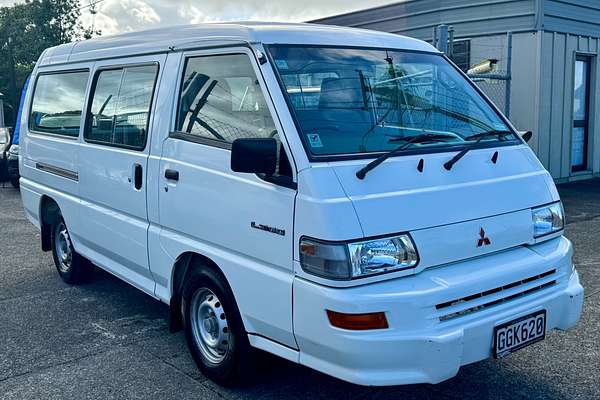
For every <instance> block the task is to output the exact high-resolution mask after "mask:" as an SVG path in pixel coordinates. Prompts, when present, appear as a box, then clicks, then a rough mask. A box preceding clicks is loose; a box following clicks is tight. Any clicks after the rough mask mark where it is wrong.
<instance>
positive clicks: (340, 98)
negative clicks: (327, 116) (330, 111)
mask: <svg viewBox="0 0 600 400" xmlns="http://www.w3.org/2000/svg"><path fill="white" fill-rule="evenodd" d="M363 107H364V102H363V95H362V90H361V86H360V80H359V79H358V77H357V78H325V79H323V81H322V82H321V95H320V97H319V108H339V109H360V108H363Z"/></svg>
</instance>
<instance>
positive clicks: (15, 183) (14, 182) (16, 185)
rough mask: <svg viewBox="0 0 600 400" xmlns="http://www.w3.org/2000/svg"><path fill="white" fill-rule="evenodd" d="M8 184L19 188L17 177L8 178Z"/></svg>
mask: <svg viewBox="0 0 600 400" xmlns="http://www.w3.org/2000/svg"><path fill="white" fill-rule="evenodd" d="M10 184H11V185H13V187H14V188H15V189H19V177H18V176H17V177H15V178H10Z"/></svg>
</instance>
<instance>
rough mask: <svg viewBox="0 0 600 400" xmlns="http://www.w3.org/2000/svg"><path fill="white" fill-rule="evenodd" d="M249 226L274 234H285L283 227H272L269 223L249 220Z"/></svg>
mask: <svg viewBox="0 0 600 400" xmlns="http://www.w3.org/2000/svg"><path fill="white" fill-rule="evenodd" d="M250 226H251V227H252V228H254V229H258V230H260V231H265V232H271V233H274V234H276V235H280V236H285V229H279V228H274V227H272V226H269V225H263V224H257V223H256V222H254V221H252V222H250Z"/></svg>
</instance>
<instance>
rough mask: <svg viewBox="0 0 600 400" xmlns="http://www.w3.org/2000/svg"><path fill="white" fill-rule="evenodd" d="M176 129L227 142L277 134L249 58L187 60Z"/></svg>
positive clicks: (237, 55) (213, 57)
mask: <svg viewBox="0 0 600 400" xmlns="http://www.w3.org/2000/svg"><path fill="white" fill-rule="evenodd" d="M176 130H177V131H179V132H183V133H187V134H190V135H194V136H198V137H202V138H206V139H213V140H217V141H221V142H225V143H231V142H233V141H234V140H235V139H240V138H268V137H275V136H276V135H277V131H276V130H275V124H274V123H273V119H272V118H271V114H270V112H269V109H268V107H267V104H266V101H265V98H264V96H263V93H262V91H261V88H260V85H259V83H258V80H257V78H256V74H255V73H254V69H253V68H252V64H251V63H250V60H249V59H248V56H247V55H245V54H230V55H218V56H203V57H194V58H190V59H188V60H187V63H186V67H185V75H184V77H183V85H182V88H181V93H180V98H179V112H178V116H177V126H176Z"/></svg>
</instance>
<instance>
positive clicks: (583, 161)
mask: <svg viewBox="0 0 600 400" xmlns="http://www.w3.org/2000/svg"><path fill="white" fill-rule="evenodd" d="M573 89H574V91H573V128H572V129H573V130H572V133H571V171H573V172H576V171H583V170H585V169H587V153H588V148H587V144H588V134H589V133H588V129H589V119H590V118H589V106H590V58H589V57H584V56H578V57H577V58H576V60H575V82H574V87H573Z"/></svg>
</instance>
